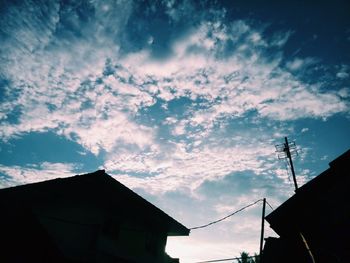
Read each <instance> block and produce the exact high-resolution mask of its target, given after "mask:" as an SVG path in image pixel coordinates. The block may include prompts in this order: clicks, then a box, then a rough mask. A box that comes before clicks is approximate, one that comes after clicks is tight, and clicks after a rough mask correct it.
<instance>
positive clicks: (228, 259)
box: [196, 256, 256, 263]
mask: <svg viewBox="0 0 350 263" xmlns="http://www.w3.org/2000/svg"><path fill="white" fill-rule="evenodd" d="M244 258H247V259H248V258H256V256H248V257H244ZM240 259H242V257H236V258H224V259H213V260H207V261H199V262H196V263H211V262H222V261H231V260H240Z"/></svg>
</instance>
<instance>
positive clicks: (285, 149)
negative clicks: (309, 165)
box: [275, 137, 298, 192]
mask: <svg viewBox="0 0 350 263" xmlns="http://www.w3.org/2000/svg"><path fill="white" fill-rule="evenodd" d="M284 141H285V142H284V143H283V144H278V145H276V146H275V147H276V152H277V156H278V159H280V160H281V159H287V162H288V164H289V166H290V169H291V171H292V176H293V181H294V186H295V192H296V191H297V190H298V184H297V179H296V177H295V171H294V166H293V159H292V157H294V156H297V155H298V151H297V147H296V145H295V142H288V138H287V137H284Z"/></svg>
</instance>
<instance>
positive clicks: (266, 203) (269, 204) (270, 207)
mask: <svg viewBox="0 0 350 263" xmlns="http://www.w3.org/2000/svg"><path fill="white" fill-rule="evenodd" d="M265 202H266V204H267V205H268V206H269V207H270V208H271V210H274V209H273V207H272V206H271V205H270V204H269V202H267V200H265Z"/></svg>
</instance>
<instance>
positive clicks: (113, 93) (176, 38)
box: [0, 0, 350, 263]
mask: <svg viewBox="0 0 350 263" xmlns="http://www.w3.org/2000/svg"><path fill="white" fill-rule="evenodd" d="M347 2H348V1H340V0H332V1H235V0H228V1H209V0H208V1H191V0H182V1H175V0H168V1H166V0H164V1H156V0H155V1H131V0H119V1H118V0H115V1H111V0H110V1H108V0H103V1H100V0H89V1H79V0H65V1H64V0H62V1H57V0H49V1H45V0H41V1H40V0H11V1H10V0H0V187H1V188H5V187H10V186H15V185H21V184H26V183H31V182H38V181H42V180H48V179H54V178H57V177H67V176H72V175H74V174H82V173H86V172H93V171H95V170H98V169H105V170H106V172H107V173H108V174H110V175H111V176H113V177H114V178H115V179H117V180H118V181H120V182H121V183H123V184H125V185H126V186H128V187H129V188H131V189H133V190H134V191H135V192H136V193H138V194H139V195H141V196H142V197H144V198H146V199H147V200H149V201H150V202H152V203H153V204H155V205H156V206H158V207H159V208H161V209H162V210H163V211H165V212H166V213H168V214H169V215H171V216H172V217H173V218H175V219H176V220H178V221H179V222H181V223H182V224H184V225H185V226H187V227H189V228H191V227H195V226H198V225H203V224H206V223H209V222H211V221H214V220H216V219H219V218H221V217H224V216H226V215H227V214H230V213H231V212H233V211H235V210H237V209H239V208H241V207H243V206H245V205H247V204H249V203H252V202H254V201H256V200H258V199H261V198H264V197H266V198H267V200H268V202H269V203H270V204H271V205H272V206H273V207H277V206H278V205H280V204H281V203H282V202H284V201H285V200H287V199H288V198H289V197H290V196H292V195H293V194H294V186H293V181H292V179H291V178H290V173H288V172H287V169H286V162H285V161H284V160H279V159H278V158H277V155H276V152H275V145H276V144H281V143H283V142H284V137H285V136H288V138H289V140H290V141H295V143H296V145H297V149H298V153H299V154H298V156H296V157H295V158H294V164H295V170H296V175H297V181H298V184H299V186H300V185H303V184H304V183H306V182H307V181H309V180H310V179H312V178H313V177H315V176H317V175H318V174H319V173H320V172H322V171H323V170H325V169H327V167H328V163H329V162H330V161H332V160H333V159H335V158H336V157H337V156H339V155H340V154H342V153H343V152H345V151H346V150H348V149H349V148H350V136H349V134H350V114H349V113H350V16H348V14H349V13H350V4H349V3H347ZM270 211H271V210H269V208H267V213H269V212H270ZM260 224H261V203H258V204H257V205H255V206H252V207H250V208H249V209H247V210H245V211H243V212H241V213H239V214H237V215H235V216H233V217H231V218H229V219H227V220H225V221H223V222H220V223H218V224H215V225H212V226H210V227H207V228H203V229H197V230H192V231H191V234H190V236H189V237H177V238H176V237H172V238H169V239H168V244H167V251H168V253H169V254H170V255H171V256H173V257H179V258H180V260H181V262H183V263H190V262H196V261H200V260H211V259H221V258H227V257H236V256H238V255H239V253H240V252H241V251H248V252H249V253H251V254H253V253H254V252H258V250H259V240H260ZM268 235H276V234H274V233H273V231H272V230H271V229H269V227H268V225H267V227H266V231H265V236H268Z"/></svg>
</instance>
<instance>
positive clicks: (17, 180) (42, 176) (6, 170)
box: [0, 162, 78, 188]
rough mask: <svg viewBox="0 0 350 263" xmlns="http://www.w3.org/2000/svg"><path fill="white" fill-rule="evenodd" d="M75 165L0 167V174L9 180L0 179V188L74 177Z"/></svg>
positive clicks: (52, 164)
mask: <svg viewBox="0 0 350 263" xmlns="http://www.w3.org/2000/svg"><path fill="white" fill-rule="evenodd" d="M77 167H78V165H77V164H72V163H50V162H43V163H40V164H38V165H31V166H26V167H22V166H5V165H0V172H1V173H3V174H5V175H7V176H8V177H9V179H6V178H5V179H2V180H1V182H0V187H1V188H3V187H9V186H15V185H21V184H27V183H35V182H41V181H46V180H51V179H55V178H63V177H69V176H73V175H74V172H73V171H74V169H76V168H77Z"/></svg>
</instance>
